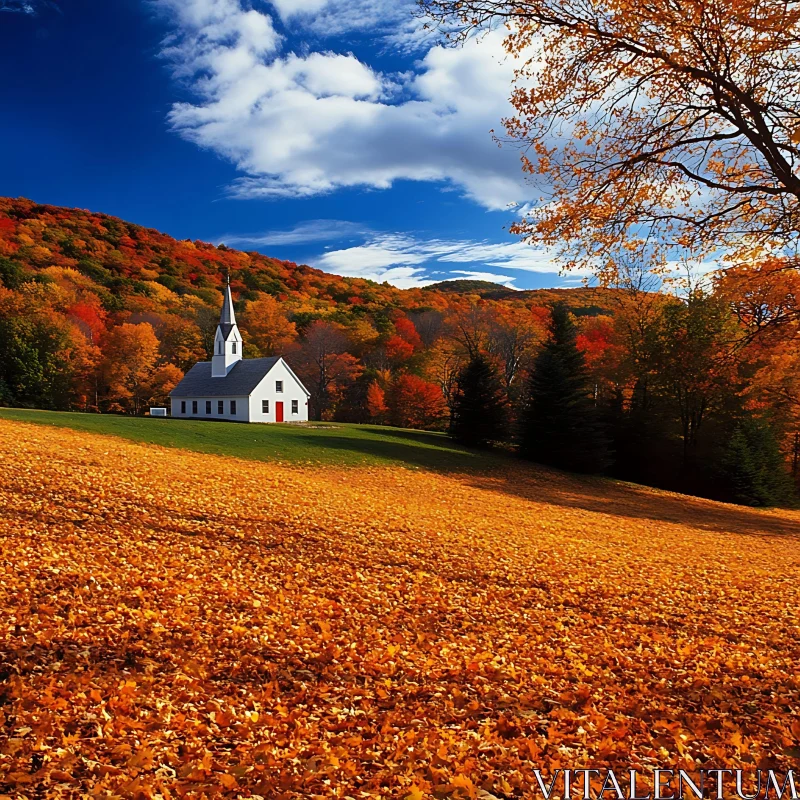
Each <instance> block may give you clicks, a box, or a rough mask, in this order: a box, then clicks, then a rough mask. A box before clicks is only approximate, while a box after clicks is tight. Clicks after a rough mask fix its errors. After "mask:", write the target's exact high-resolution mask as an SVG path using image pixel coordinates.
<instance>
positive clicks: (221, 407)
mask: <svg viewBox="0 0 800 800" xmlns="http://www.w3.org/2000/svg"><path fill="white" fill-rule="evenodd" d="M224 413H225V401H224V400H217V414H224Z"/></svg>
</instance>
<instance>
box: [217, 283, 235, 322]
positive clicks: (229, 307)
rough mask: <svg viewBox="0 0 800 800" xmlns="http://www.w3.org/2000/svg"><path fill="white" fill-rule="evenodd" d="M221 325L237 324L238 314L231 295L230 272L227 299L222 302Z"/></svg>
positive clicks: (226, 290)
mask: <svg viewBox="0 0 800 800" xmlns="http://www.w3.org/2000/svg"><path fill="white" fill-rule="evenodd" d="M219 324H220V325H235V324H236V316H235V315H234V313H233V297H232V296H231V274H230V272H229V273H228V280H227V283H226V284H225V299H224V301H223V303H222V313H221V314H220V315H219Z"/></svg>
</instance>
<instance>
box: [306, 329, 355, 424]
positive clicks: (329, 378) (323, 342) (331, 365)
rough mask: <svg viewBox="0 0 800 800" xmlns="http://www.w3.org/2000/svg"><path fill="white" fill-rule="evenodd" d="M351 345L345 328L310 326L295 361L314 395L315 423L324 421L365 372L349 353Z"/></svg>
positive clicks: (313, 411) (312, 401)
mask: <svg viewBox="0 0 800 800" xmlns="http://www.w3.org/2000/svg"><path fill="white" fill-rule="evenodd" d="M348 345H349V341H348V338H347V335H346V333H345V332H344V329H343V328H342V326H340V325H336V324H335V323H332V322H326V321H325V320H317V321H316V322H313V323H312V324H311V325H310V326H309V328H308V330H307V331H306V333H305V336H304V337H303V341H302V343H301V346H300V349H299V351H298V352H297V355H296V356H295V357H294V358H293V363H296V366H297V373H298V375H299V376H300V378H301V379H302V380H303V382H304V383H305V385H306V387H307V388H308V390H309V392H311V402H310V406H311V408H310V412H311V416H312V418H313V419H323V418H324V415H326V414H328V413H329V412H330V411H331V410H332V409H333V407H334V406H335V403H336V400H337V399H338V397H339V395H340V393H341V391H342V389H343V388H344V387H345V386H346V384H347V383H348V382H350V381H352V380H354V379H355V378H357V377H358V376H359V375H360V374H361V372H362V371H363V367H362V366H361V365H360V364H359V363H358V360H357V359H356V358H355V356H353V355H351V354H350V353H348V352H347V348H348Z"/></svg>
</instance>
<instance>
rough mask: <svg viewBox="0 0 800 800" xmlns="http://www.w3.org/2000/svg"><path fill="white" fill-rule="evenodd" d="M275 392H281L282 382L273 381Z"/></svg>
mask: <svg viewBox="0 0 800 800" xmlns="http://www.w3.org/2000/svg"><path fill="white" fill-rule="evenodd" d="M275 391H276V392H282V391H283V381H275Z"/></svg>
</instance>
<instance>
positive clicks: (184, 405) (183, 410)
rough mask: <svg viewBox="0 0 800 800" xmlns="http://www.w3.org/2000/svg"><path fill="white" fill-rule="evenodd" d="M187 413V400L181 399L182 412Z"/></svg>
mask: <svg viewBox="0 0 800 800" xmlns="http://www.w3.org/2000/svg"><path fill="white" fill-rule="evenodd" d="M185 413H186V401H185V400H181V414H185Z"/></svg>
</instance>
